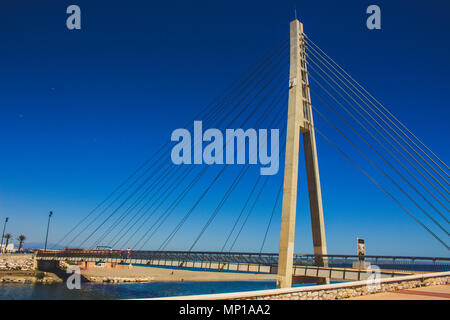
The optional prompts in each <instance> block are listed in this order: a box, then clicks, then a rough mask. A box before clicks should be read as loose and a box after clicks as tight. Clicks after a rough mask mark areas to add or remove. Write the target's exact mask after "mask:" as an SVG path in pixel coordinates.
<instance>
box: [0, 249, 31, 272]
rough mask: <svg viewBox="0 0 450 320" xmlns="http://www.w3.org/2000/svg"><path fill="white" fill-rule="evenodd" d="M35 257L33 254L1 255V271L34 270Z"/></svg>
mask: <svg viewBox="0 0 450 320" xmlns="http://www.w3.org/2000/svg"><path fill="white" fill-rule="evenodd" d="M33 269H34V265H33V255H32V254H11V253H7V254H1V255H0V271H1V270H6V271H11V270H21V271H28V270H33Z"/></svg>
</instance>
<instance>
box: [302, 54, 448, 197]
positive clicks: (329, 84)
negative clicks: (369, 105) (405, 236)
mask: <svg viewBox="0 0 450 320" xmlns="http://www.w3.org/2000/svg"><path fill="white" fill-rule="evenodd" d="M307 63H308V62H307ZM309 67H310V69H311V70H313V71H314V72H316V73H317V75H318V76H319V77H320V78H321V79H322V80H323V81H324V82H325V83H327V84H328V86H330V87H331V88H332V89H333V90H334V91H335V92H336V93H337V94H338V95H339V96H340V97H341V98H342V99H343V100H344V101H345V102H346V103H347V104H348V105H349V106H350V107H351V108H352V109H353V110H355V112H356V113H357V114H358V115H359V116H360V117H361V118H363V119H364V120H365V121H366V122H367V123H368V124H369V125H370V126H371V127H372V128H373V129H374V130H375V131H376V132H377V133H378V134H379V135H380V136H381V137H382V138H383V139H384V140H385V141H386V142H388V143H389V145H390V146H391V147H392V148H393V149H394V150H396V151H397V152H398V153H399V154H400V155H401V156H402V157H403V158H404V159H405V160H406V161H407V162H408V163H409V164H410V165H411V166H412V167H413V168H414V169H416V171H417V172H418V173H419V174H420V175H421V176H422V177H423V178H424V179H425V180H426V181H428V183H430V185H431V186H432V187H433V188H434V189H435V190H436V191H437V192H438V193H439V194H440V195H441V196H442V197H444V198H445V199H446V200H447V201H448V199H447V197H446V196H445V195H444V194H443V193H442V192H441V191H440V190H439V189H438V188H437V187H436V186H435V185H434V184H433V183H432V182H431V181H430V180H429V179H428V178H427V177H425V176H424V175H423V173H422V172H421V171H420V170H418V168H417V167H416V166H414V164H412V163H411V161H409V160H408V158H406V157H405V156H404V155H403V153H401V152H400V151H399V150H398V148H396V147H395V146H394V145H393V144H392V143H391V142H390V141H389V140H388V139H387V138H386V137H385V136H384V135H383V134H382V133H381V132H380V131H379V130H378V129H377V128H376V127H374V126H373V125H372V124H371V123H370V121H369V120H368V119H367V118H366V117H364V115H362V114H361V113H360V112H359V111H358V110H357V109H356V108H355V107H354V106H353V105H352V104H351V103H350V102H349V101H348V100H347V99H346V98H345V97H344V96H343V95H342V94H341V93H340V92H339V91H338V90H337V89H336V88H334V87H333V86H332V85H331V83H330V82H329V81H328V80H327V79H325V78H324V77H323V76H322V75H321V74H320V73H318V72H317V71H316V70H315V68H314V67H313V66H312V65H309ZM319 69H320V67H319ZM309 75H310V77H311V78H312V79H313V80H314V77H312V76H311V74H310V73H309ZM315 82H316V83H318V81H316V80H315ZM346 112H347V113H349V115H350V116H352V118H353V119H354V120H355V121H358V120H357V119H356V118H355V117H354V116H353V115H352V114H351V112H349V111H348V110H347V111H346ZM358 123H360V122H359V121H358ZM360 125H361V124H360ZM368 132H370V131H368ZM371 136H372V137H373V134H371ZM380 144H381V145H382V146H383V144H382V143H381V142H380ZM400 163H401V162H400Z"/></svg>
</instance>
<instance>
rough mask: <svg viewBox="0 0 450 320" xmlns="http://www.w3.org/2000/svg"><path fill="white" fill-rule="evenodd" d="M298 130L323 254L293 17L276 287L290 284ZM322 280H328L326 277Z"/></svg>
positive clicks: (301, 52) (308, 111) (312, 143)
mask: <svg viewBox="0 0 450 320" xmlns="http://www.w3.org/2000/svg"><path fill="white" fill-rule="evenodd" d="M300 133H301V135H302V138H303V151H304V155H305V165H306V176H307V180H308V193H309V206H310V213H311V226H312V237H313V245H314V253H315V254H323V255H326V254H327V246H326V239H325V226H324V219H323V208H322V193H321V189H320V179H319V165H318V161H317V150H316V140H315V135H314V126H313V117H312V108H311V98H310V94H309V82H308V73H307V66H306V53H305V44H304V36H303V24H302V23H301V22H300V21H298V20H297V19H296V20H294V21H292V22H291V23H290V70H289V104H288V117H287V133H286V159H285V167H284V185H283V207H282V214H281V231H280V251H279V258H278V277H277V287H278V288H288V287H291V286H292V270H293V269H292V267H293V258H294V237H295V216H296V207H297V180H298V157H299V149H300ZM316 263H317V265H318V266H327V261H326V260H325V259H322V258H318V259H316ZM324 281H325V282H327V281H328V280H327V279H325V280H324Z"/></svg>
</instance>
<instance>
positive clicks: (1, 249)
mask: <svg viewBox="0 0 450 320" xmlns="http://www.w3.org/2000/svg"><path fill="white" fill-rule="evenodd" d="M7 222H8V218H6V219H5V224H4V225H3V233H2V241H1V244H0V253H3V237H4V236H5V229H6V223H7ZM5 252H6V248H5Z"/></svg>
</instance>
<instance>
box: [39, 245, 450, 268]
mask: <svg viewBox="0 0 450 320" xmlns="http://www.w3.org/2000/svg"><path fill="white" fill-rule="evenodd" d="M36 256H37V257H38V258H40V257H43V258H44V257H45V258H47V259H49V258H54V259H62V258H69V257H70V258H77V259H80V258H90V259H98V260H108V259H114V260H123V262H130V261H133V263H140V262H141V263H143V264H145V263H147V262H148V261H150V260H152V261H184V262H201V263H206V262H208V263H211V262H213V263H237V264H255V265H265V266H277V264H278V254H277V253H249V252H213V251H195V252H187V251H128V250H112V249H63V250H58V251H43V250H38V251H37V252H36ZM359 258H360V257H359V256H357V255H332V254H331V255H314V254H305V255H294V265H297V266H317V265H320V262H321V261H326V262H327V263H328V266H329V267H335V268H351V267H352V264H353V262H354V261H357V260H358V259H359ZM364 259H365V261H366V262H370V263H371V264H372V265H377V266H378V267H380V268H381V269H387V270H403V271H423V272H441V271H450V258H443V257H411V256H365V257H364ZM146 261H147V262H146Z"/></svg>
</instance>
